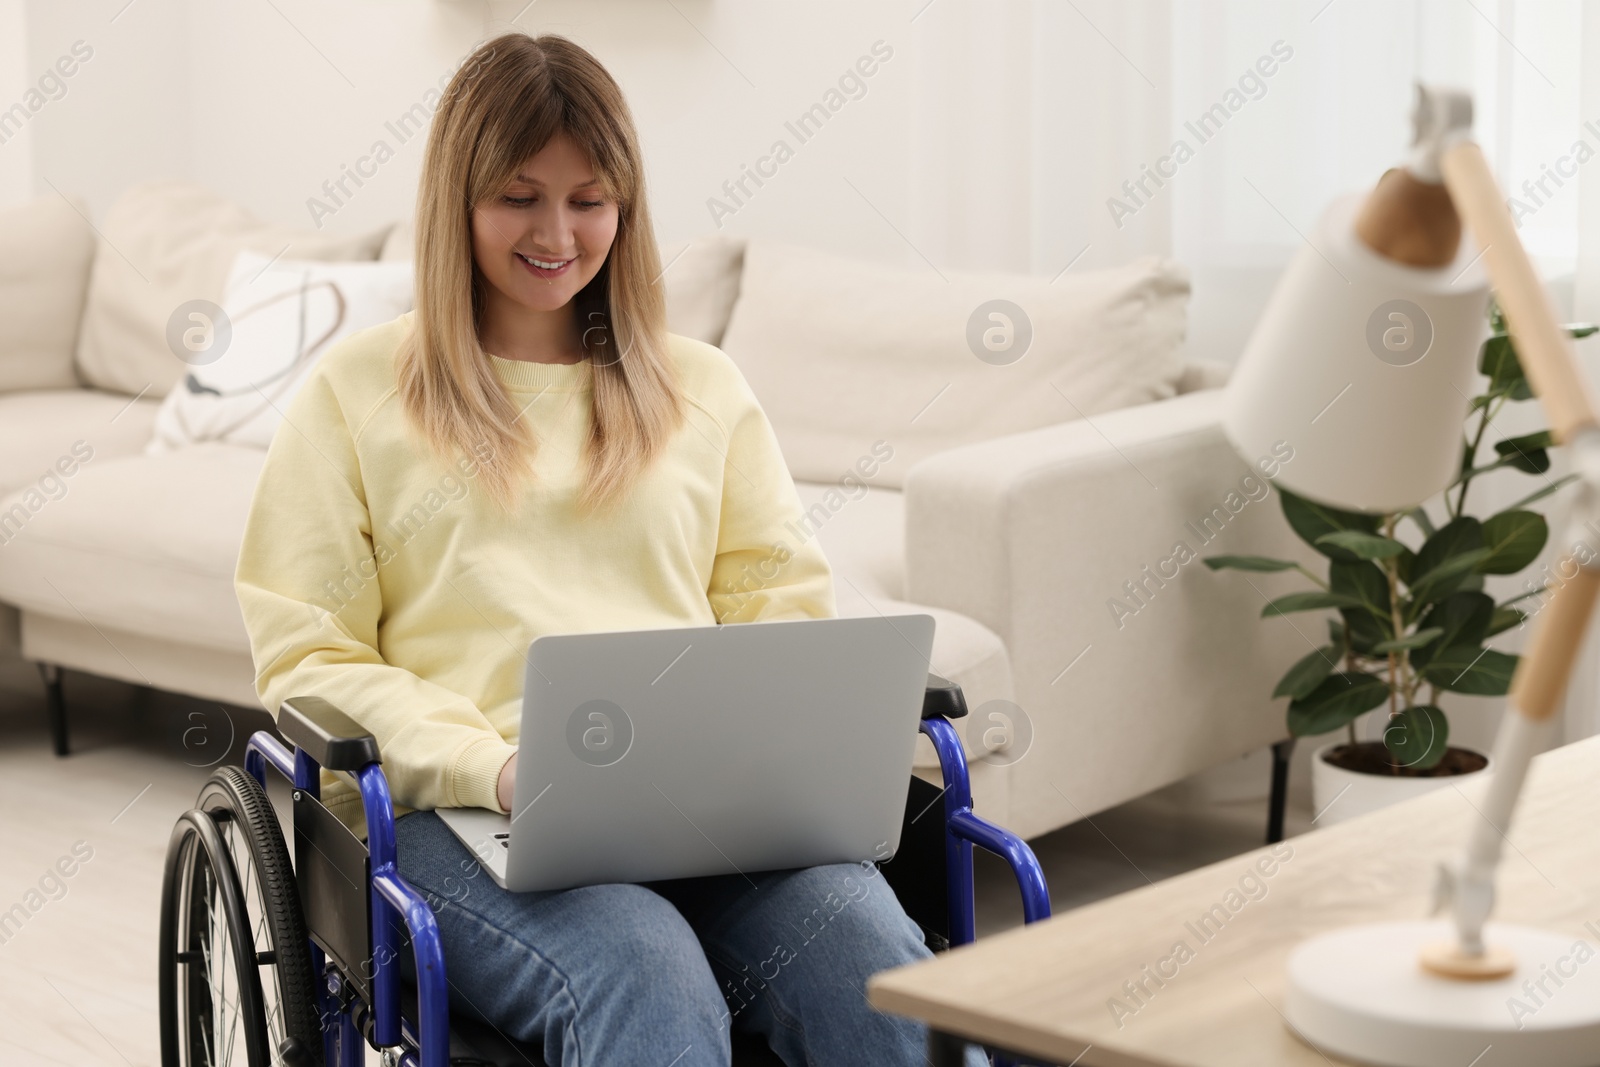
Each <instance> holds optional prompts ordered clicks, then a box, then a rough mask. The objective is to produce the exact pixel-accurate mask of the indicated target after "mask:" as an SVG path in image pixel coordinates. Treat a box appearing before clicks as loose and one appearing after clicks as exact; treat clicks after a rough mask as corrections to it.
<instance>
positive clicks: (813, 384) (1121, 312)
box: [721, 239, 1189, 488]
mask: <svg viewBox="0 0 1600 1067" xmlns="http://www.w3.org/2000/svg"><path fill="white" fill-rule="evenodd" d="M943 273H944V277H943V278H941V277H940V276H939V275H937V274H935V273H933V272H932V271H928V270H921V271H914V270H906V269H902V268H898V267H892V266H886V265H882V264H876V263H870V262H864V261H862V260H857V259H850V258H845V257H841V256H835V255H830V254H828V253H826V252H820V251H817V250H814V249H809V248H801V247H797V246H793V245H785V244H778V243H774V242H770V241H764V240H760V239H752V240H751V241H750V242H749V244H748V246H747V247H746V249H745V253H744V273H743V276H742V278H741V279H740V283H739V299H738V302H737V303H736V304H735V305H734V308H733V316H732V319H731V320H730V321H729V323H728V328H727V332H726V333H725V334H724V336H723V340H722V344H721V347H722V348H723V350H724V351H726V352H727V353H728V355H729V356H730V357H731V358H732V359H733V361H734V362H735V363H736V364H737V365H738V367H739V369H740V370H741V371H742V372H743V373H744V376H745V379H746V380H747V381H748V382H749V383H750V387H751V389H752V390H754V392H755V394H756V398H757V399H758V400H759V401H760V402H761V406H762V408H763V409H764V410H765V411H766V413H767V417H768V419H769V420H770V421H771V423H772V427H773V430H774V431H775V432H776V434H777V437H778V443H779V445H780V447H781V448H782V449H783V455H784V459H785V460H786V461H787V463H788V465H789V471H790V473H791V474H792V475H793V476H794V477H795V478H797V479H800V480H803V481H813V482H836V481H838V480H839V479H840V478H841V477H843V476H845V475H846V474H855V475H858V476H860V477H862V478H863V479H864V480H865V481H867V482H868V483H870V484H873V485H879V486H886V487H891V488H901V487H902V486H904V484H905V476H906V472H907V471H908V470H909V469H910V468H911V467H912V465H913V464H915V463H916V462H917V461H918V460H921V459H924V458H926V457H928V456H930V455H933V454H934V453H936V452H942V451H944V450H946V449H949V448H953V447H955V446H957V445H963V444H969V443H972V442H975V441H985V440H989V439H991V438H995V437H1003V436H1006V435H1009V434H1014V433H1020V432H1022V431H1024V430H1033V429H1038V428H1040V427H1043V426H1050V425H1053V424H1055V423H1060V422H1070V421H1071V420H1073V419H1077V418H1080V417H1082V416H1084V415H1089V416H1093V415H1094V414H1096V413H1098V412H1102V411H1111V410H1114V409H1116V408H1122V407H1130V406H1132V405H1134V404H1142V403H1147V402H1149V401H1153V400H1161V399H1165V398H1167V397H1170V396H1174V395H1176V387H1177V382H1178V380H1179V378H1180V377H1181V376H1182V373H1183V361H1182V359H1181V356H1180V353H1179V349H1180V347H1181V345H1182V342H1183V332H1184V318H1185V309H1186V305H1187V302H1188V296H1189V280H1188V275H1187V274H1186V273H1185V271H1184V269H1183V268H1182V267H1181V266H1179V265H1178V264H1177V263H1175V262H1173V261H1171V260H1168V259H1160V258H1156V257H1145V258H1142V259H1138V260H1134V261H1133V262H1131V263H1127V264H1124V265H1123V266H1120V267H1113V268H1110V269H1107V270H1095V271H1074V272H1071V273H1068V274H1065V275H1062V276H1061V277H1059V278H1058V279H1056V280H1055V281H1054V283H1052V281H1051V279H1049V278H1044V277H1033V276H1029V275H1019V274H968V273H962V272H959V271H952V270H945V271H944V272H943ZM945 279H948V281H946V280H945ZM998 301H1008V302H1010V304H1011V305H1013V307H1011V308H1010V309H1007V308H1005V307H996V306H994V305H995V303H996V302H998ZM1019 308H1020V309H1021V313H1020V314H1018V313H1017V310H1016V309H1019ZM1028 334H1031V338H1028V337H1027V335H1028ZM1019 353H1020V354H1019Z"/></svg>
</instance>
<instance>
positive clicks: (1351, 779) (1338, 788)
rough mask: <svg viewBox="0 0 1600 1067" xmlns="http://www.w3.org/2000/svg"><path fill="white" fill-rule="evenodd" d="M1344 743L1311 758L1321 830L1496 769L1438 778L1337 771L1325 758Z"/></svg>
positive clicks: (1315, 807)
mask: <svg viewBox="0 0 1600 1067" xmlns="http://www.w3.org/2000/svg"><path fill="white" fill-rule="evenodd" d="M1344 743H1345V742H1343V741H1330V742H1328V743H1327V744H1326V745H1323V746H1322V747H1321V748H1319V749H1317V750H1316V751H1315V752H1313V753H1312V754H1311V806H1312V809H1313V814H1314V815H1316V817H1317V827H1318V828H1321V827H1324V826H1332V825H1333V824H1334V823H1341V822H1344V821H1345V820H1346V819H1353V818H1355V817H1356V816H1357V815H1365V814H1366V813H1367V812H1369V811H1377V810H1378V809H1379V808H1386V807H1388V806H1389V805H1390V804H1398V803H1399V802H1400V801H1402V800H1410V799H1411V798H1412V797H1420V796H1422V794H1424V793H1431V792H1433V791H1434V790H1435V789H1443V788H1444V787H1445V786H1449V785H1460V784H1461V783H1462V782H1466V781H1471V780H1472V779H1474V778H1476V777H1478V776H1479V775H1482V774H1488V773H1489V772H1490V771H1491V770H1493V769H1494V767H1493V764H1492V763H1485V764H1484V766H1483V767H1481V768H1480V769H1478V770H1476V771H1469V772H1468V773H1466V774H1450V775H1441V776H1439V777H1437V778H1409V777H1401V776H1391V775H1387V774H1364V773H1362V772H1360V771H1347V770H1345V769H1344V768H1343V767H1335V766H1334V765H1333V764H1331V763H1329V762H1327V760H1325V759H1324V758H1323V757H1324V756H1326V755H1327V754H1328V753H1329V752H1332V751H1333V750H1334V749H1335V748H1338V747H1339V746H1340V745H1342V744H1344ZM1457 747H1459V746H1457ZM1487 758H1488V757H1485V759H1487Z"/></svg>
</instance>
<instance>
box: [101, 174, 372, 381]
mask: <svg viewBox="0 0 1600 1067" xmlns="http://www.w3.org/2000/svg"><path fill="white" fill-rule="evenodd" d="M389 229H390V227H387V226H386V227H384V228H383V229H381V230H377V231H374V232H372V233H367V234H359V235H356V236H348V235H340V236H334V235H331V234H322V233H317V232H316V231H314V230H312V231H307V230H293V229H289V228H287V227H283V226H275V225H272V224H270V223H265V222H262V221H260V220H259V219H257V218H255V217H253V216H252V215H251V214H250V213H249V212H248V211H246V210H245V209H244V208H243V207H241V206H239V205H238V204H235V203H233V202H231V201H229V200H226V199H224V198H222V197H220V196H218V195H217V194H216V193H213V192H211V191H210V190H207V189H203V188H200V187H198V186H193V185H185V184H183V183H179V182H161V183H157V184H153V185H140V186H135V187H134V188H132V189H129V190H128V191H127V192H125V193H123V194H122V195H121V196H119V197H118V198H117V199H116V201H115V202H114V203H113V204H112V205H111V209H110V210H109V211H107V212H106V217H105V221H103V222H102V223H101V224H100V241H99V244H98V247H97V249H96V252H95V258H94V269H93V270H92V271H91V272H90V276H89V297H88V301H87V303H86V304H85V306H84V311H83V324H82V329H81V330H80V331H79V333H78V348H77V356H76V358H77V366H78V373H79V374H80V375H81V376H82V377H83V380H84V382H86V383H87V384H88V385H91V386H93V387H94V388H96V389H104V390H107V391H109V392H113V393H126V394H128V395H129V396H133V395H140V396H151V397H158V396H165V395H166V393H167V390H169V389H171V388H172V386H173V385H175V384H176V383H177V382H178V381H179V380H180V379H181V378H182V377H183V375H184V372H185V371H186V370H187V369H188V368H186V367H185V366H184V364H183V363H182V362H181V361H179V360H178V359H177V358H176V357H174V356H173V354H172V350H171V349H170V348H168V347H167V327H168V325H169V323H170V322H171V321H172V318H173V315H174V313H175V312H177V311H178V309H179V308H181V307H182V306H183V305H184V304H186V303H188V302H189V301H191V300H211V301H215V302H219V303H220V302H221V301H222V299H223V293H224V292H225V289H224V286H225V283H226V282H227V279H228V269H229V267H231V266H232V264H233V259H234V256H236V255H237V254H238V253H239V252H241V251H246V250H248V251H251V252H260V253H261V254H262V255H266V256H281V257H283V258H284V259H315V260H322V261H328V262H335V261H349V260H371V259H373V258H374V257H375V256H376V255H377V254H378V249H379V247H380V246H381V245H382V244H383V239H384V236H385V234H387V233H388V232H389Z"/></svg>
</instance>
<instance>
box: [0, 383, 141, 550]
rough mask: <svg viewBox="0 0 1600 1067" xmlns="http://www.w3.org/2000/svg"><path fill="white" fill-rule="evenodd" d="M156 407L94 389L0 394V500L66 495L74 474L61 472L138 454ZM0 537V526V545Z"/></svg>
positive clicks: (2, 530)
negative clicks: (29, 494) (26, 489)
mask: <svg viewBox="0 0 1600 1067" xmlns="http://www.w3.org/2000/svg"><path fill="white" fill-rule="evenodd" d="M159 406H160V405H159V404H158V403H157V402H156V401H154V400H130V399H129V398H128V397H125V396H122V395H120V394H117V393H102V392H99V391H97V390H94V389H42V390H38V391H35V392H28V393H5V394H0V497H4V496H8V495H10V494H11V493H12V492H13V491H14V490H17V489H21V488H22V487H23V486H32V487H34V488H35V489H37V490H38V491H39V493H40V494H41V496H43V497H45V498H46V499H48V498H49V497H50V496H51V495H55V494H60V493H70V492H71V491H72V489H73V487H74V486H76V485H77V484H78V482H79V480H80V479H79V474H78V471H77V470H74V472H73V474H72V475H70V476H64V475H63V473H62V472H63V470H65V469H66V468H69V467H70V468H87V467H92V466H94V465H95V464H103V463H105V462H107V461H108V460H113V459H116V458H117V457H119V456H126V455H131V454H133V453H135V452H138V451H139V450H140V449H142V448H143V447H144V446H145V442H147V441H149V440H150V432H151V427H152V426H153V425H154V424H155V418H156V409H157V408H158V407H159ZM75 445H76V446H77V447H76V449H74V446H75ZM58 464H59V466H58ZM52 472H54V475H55V476H54V477H51V474H52ZM58 480H59V481H62V482H64V485H62V486H59V487H58V486H57V484H56V482H57V481H58ZM41 483H42V484H41ZM6 536H7V528H6V526H5V525H4V523H3V522H0V543H3V541H4V538H5V537H6Z"/></svg>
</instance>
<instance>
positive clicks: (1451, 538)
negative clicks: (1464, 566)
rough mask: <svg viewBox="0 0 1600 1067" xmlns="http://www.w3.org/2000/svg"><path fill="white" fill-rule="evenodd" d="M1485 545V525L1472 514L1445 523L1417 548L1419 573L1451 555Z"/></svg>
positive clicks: (1435, 565) (1422, 573)
mask: <svg viewBox="0 0 1600 1067" xmlns="http://www.w3.org/2000/svg"><path fill="white" fill-rule="evenodd" d="M1482 547H1483V525H1482V524H1481V523H1479V522H1478V520H1477V519H1474V518H1473V517H1472V516H1470V515H1463V516H1462V517H1461V518H1459V519H1453V520H1451V521H1450V522H1447V523H1445V524H1444V525H1443V526H1442V527H1440V528H1439V530H1438V531H1437V532H1436V533H1434V535H1433V536H1432V537H1430V538H1428V539H1427V540H1426V541H1424V542H1423V543H1422V547H1421V548H1420V549H1418V550H1417V574H1418V575H1419V576H1420V575H1426V574H1427V573H1428V572H1429V571H1431V570H1433V569H1434V568H1435V567H1437V566H1438V565H1439V564H1441V563H1443V562H1444V561H1445V560H1446V559H1448V558H1450V557H1451V556H1454V555H1457V554H1458V553H1461V552H1466V551H1469V550H1471V549H1474V548H1482Z"/></svg>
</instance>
